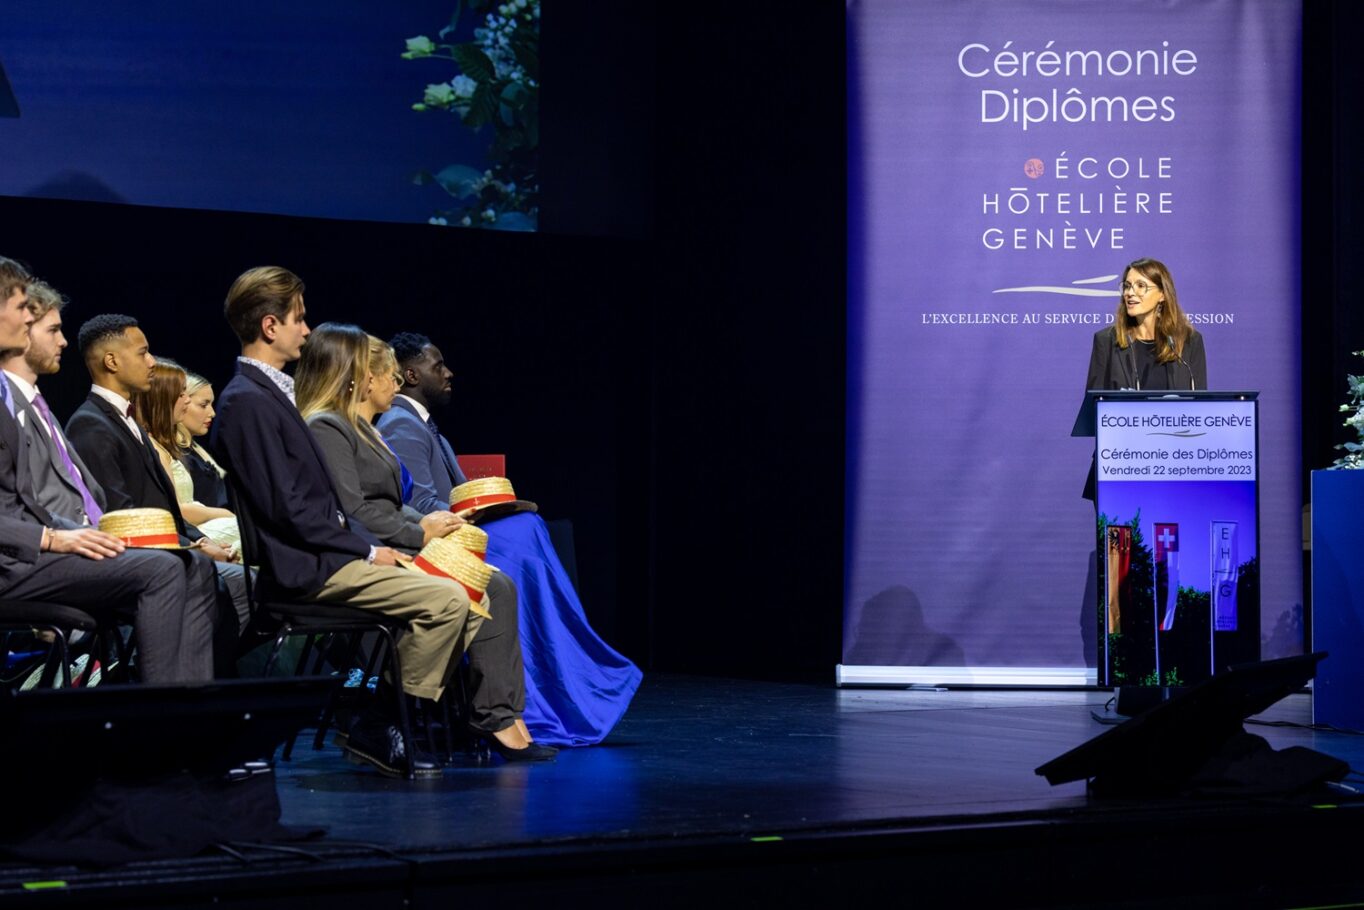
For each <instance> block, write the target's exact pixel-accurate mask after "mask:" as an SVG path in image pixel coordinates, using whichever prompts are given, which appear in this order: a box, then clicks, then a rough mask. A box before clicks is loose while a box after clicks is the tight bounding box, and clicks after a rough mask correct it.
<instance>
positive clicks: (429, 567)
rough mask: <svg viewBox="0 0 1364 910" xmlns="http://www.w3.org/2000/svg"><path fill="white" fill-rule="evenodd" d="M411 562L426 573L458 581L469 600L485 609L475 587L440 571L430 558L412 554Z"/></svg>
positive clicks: (481, 596)
mask: <svg viewBox="0 0 1364 910" xmlns="http://www.w3.org/2000/svg"><path fill="white" fill-rule="evenodd" d="M412 564H413V565H414V566H416V567H417V568H419V569H421V570H422V571H423V572H425V573H426V574H427V575H439V576H440V577H441V578H448V579H450V580H451V581H454V582H458V583H459V586H460V587H461V588H463V589H464V590H465V591H467V592H468V594H469V599H470V600H471V601H473V602H474V603H476V604H478V605H479V608H480V609H483V610H486V609H487V607H484V606H483V595H482V594H480V593H479V591H478V589H477V588H471V587H469V586H468V585H467V584H465V583H464V582H462V581H460V580H459V579H458V578H456V577H455V576H453V575H451V574H450V573H449V572H443V571H441V569H440V567H439V566H437V565H436V564H435V563H433V562H431V560H429V559H427V558H426V557H424V556H422V555H420V554H418V555H417V556H414V557H413V558H412Z"/></svg>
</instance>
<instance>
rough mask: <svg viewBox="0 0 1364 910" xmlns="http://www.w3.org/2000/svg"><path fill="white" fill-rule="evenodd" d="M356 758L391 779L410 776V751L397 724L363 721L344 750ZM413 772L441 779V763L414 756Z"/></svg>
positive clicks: (419, 754)
mask: <svg viewBox="0 0 1364 910" xmlns="http://www.w3.org/2000/svg"><path fill="white" fill-rule="evenodd" d="M342 748H343V749H344V750H345V752H346V754H347V755H349V756H350V757H352V758H358V759H360V760H361V761H365V762H368V763H369V764H371V765H373V766H374V767H375V768H377V769H378V770H379V773H381V774H385V775H387V776H389V777H406V776H407V751H406V749H405V748H404V747H403V734H402V732H401V731H400V730H399V729H398V727H397V725H396V724H389V723H383V722H376V721H372V720H367V719H362V720H359V721H357V722H356V724H355V726H353V727H352V728H351V731H350V738H349V739H347V740H346V744H345V746H343V747H342ZM412 770H413V773H414V774H415V775H416V776H417V777H423V778H429V777H440V773H441V766H440V762H438V761H436V759H435V758H434V757H433V756H431V755H428V754H427V753H425V752H423V751H421V750H420V749H414V750H413V753H412Z"/></svg>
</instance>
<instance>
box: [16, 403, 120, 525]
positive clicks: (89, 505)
mask: <svg viewBox="0 0 1364 910" xmlns="http://www.w3.org/2000/svg"><path fill="white" fill-rule="evenodd" d="M33 406H34V407H35V408H37V409H38V413H39V414H41V415H43V421H44V422H45V423H46V424H47V428H48V430H49V431H50V432H51V433H52V442H53V443H54V444H55V445H56V446H57V454H58V455H60V456H61V457H62V467H64V468H66V476H67V477H69V478H71V482H72V483H73V484H75V486H76V489H77V490H80V494H81V500H82V501H83V502H84V503H85V517H86V518H88V519H90V524H92V525H95V526H96V527H98V526H99V520H100V517H101V516H102V515H103V514H104V512H103V510H102V509H100V507H99V503H97V502H95V497H93V496H91V495H90V488H89V487H87V486H86V485H85V479H84V478H83V477H81V472H80V471H79V470H78V469H77V468H76V466H75V465H74V464H72V462H71V456H70V455H68V454H67V452H66V446H64V445H62V438H61V436H59V435H58V434H57V424H56V423H55V422H54V421H53V420H52V411H50V410H49V409H48V407H47V402H46V401H44V400H43V393H42V392H39V393H38V394H37V395H35V396H33Z"/></svg>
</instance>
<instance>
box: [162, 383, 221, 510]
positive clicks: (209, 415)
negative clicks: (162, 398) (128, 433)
mask: <svg viewBox="0 0 1364 910" xmlns="http://www.w3.org/2000/svg"><path fill="white" fill-rule="evenodd" d="M185 377H186V388H185V391H186V392H188V393H189V406H188V407H186V408H185V416H184V417H181V418H180V422H179V423H177V424H176V425H175V441H176V443H177V444H178V445H179V446H180V451H179V459H180V461H181V463H183V464H184V466H185V468H186V469H187V470H188V471H189V476H190V477H191V478H192V479H193V481H194V501H195V502H199V503H202V504H203V505H205V506H209V507H216V508H220V509H226V508H227V507H228V505H227V471H225V470H224V469H223V468H222V467H221V466H220V465H219V464H218V462H217V461H215V460H214V458H213V456H212V455H210V454H209V452H208V450H207V449H205V448H204V447H203V446H201V445H200V444H199V442H198V440H199V438H200V437H203V436H207V435H208V431H209V428H210V427H211V426H212V425H213V417H214V414H215V412H214V410H213V401H214V396H213V386H212V385H210V384H209V381H208V380H207V379H205V378H204V377H202V376H200V375H199V374H198V373H195V372H193V371H191V370H186V371H185Z"/></svg>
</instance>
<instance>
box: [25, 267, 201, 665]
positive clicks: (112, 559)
mask: <svg viewBox="0 0 1364 910" xmlns="http://www.w3.org/2000/svg"><path fill="white" fill-rule="evenodd" d="M30 280H31V276H30V275H29V274H28V272H27V270H26V269H24V268H23V267H22V266H20V265H19V264H18V263H16V262H14V261H13V260H10V259H6V258H4V257H3V256H0V354H3V356H6V357H9V356H10V355H12V354H13V353H14V352H16V351H22V350H24V349H25V348H26V347H27V346H28V342H29V330H30V326H31V325H32V324H33V312H32V311H31V310H30V309H29V308H28V298H27V294H26V288H27V285H28V283H29V281H30ZM14 407H15V393H14V389H13V388H11V386H10V382H9V378H8V377H7V376H5V375H4V374H3V373H0V615H3V613H4V601H5V600H6V599H15V600H24V599H28V600H50V601H52V602H54V603H62V604H68V605H70V606H73V607H78V608H80V609H83V610H86V611H89V612H92V613H99V612H102V611H104V610H108V609H110V608H112V607H115V606H120V605H124V604H127V603H133V604H136V617H135V619H134V625H135V627H136V629H137V635H138V643H139V663H140V665H141V670H142V679H143V681H144V682H148V683H155V684H160V685H167V684H174V683H188V682H201V681H204V680H208V679H210V678H212V675H213V658H212V639H213V613H214V609H215V604H214V601H213V598H212V596H211V595H210V594H209V593H208V592H207V591H196V590H190V589H187V588H186V584H185V572H184V571H183V570H182V568H181V564H180V561H179V558H178V557H177V556H176V555H175V554H173V553H167V552H164V551H159V550H130V549H125V548H124V546H123V543H122V542H121V541H119V540H118V538H116V537H112V536H110V535H108V534H105V533H102V532H101V531H98V530H96V529H94V528H90V527H82V526H81V525H80V524H79V523H77V522H75V521H70V520H67V519H63V518H61V517H60V516H54V515H51V514H50V513H48V511H47V510H46V509H44V508H43V507H42V506H41V505H40V504H39V503H38V502H37V501H36V499H35V498H34V496H33V489H32V483H31V482H30V478H29V471H28V454H27V451H26V445H25V438H24V434H23V433H22V432H21V431H20V428H19V425H18V422H17V421H16V420H15V418H14Z"/></svg>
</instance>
